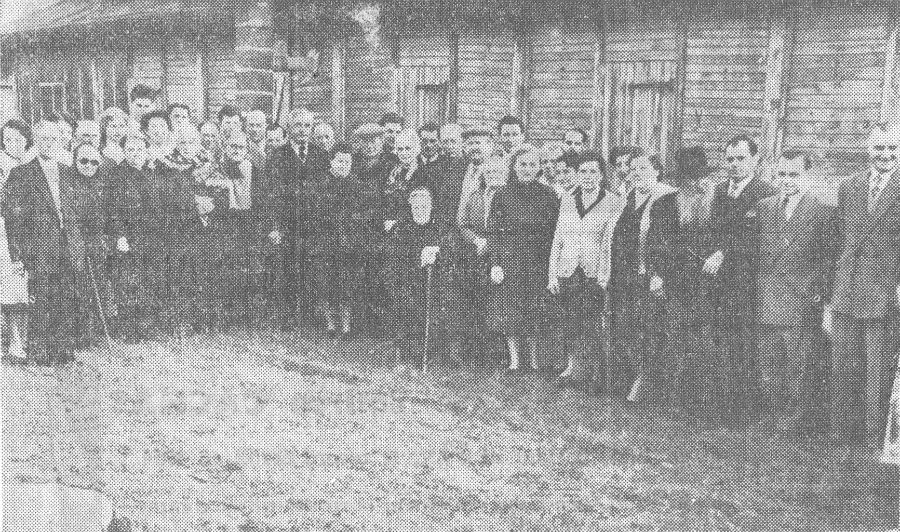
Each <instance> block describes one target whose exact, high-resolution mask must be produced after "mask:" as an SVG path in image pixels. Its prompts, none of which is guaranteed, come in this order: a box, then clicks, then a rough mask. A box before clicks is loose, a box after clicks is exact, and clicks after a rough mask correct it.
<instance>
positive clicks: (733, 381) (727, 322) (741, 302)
mask: <svg viewBox="0 0 900 532" xmlns="http://www.w3.org/2000/svg"><path fill="white" fill-rule="evenodd" d="M758 154H759V150H758V148H757V145H756V143H755V142H754V141H753V139H751V138H749V137H747V136H745V135H740V136H737V137H735V138H733V139H731V140H730V141H729V142H728V143H727V144H726V145H725V162H726V166H725V170H726V173H727V175H728V180H727V181H725V182H722V183H719V184H718V185H717V186H716V188H715V190H714V196H713V202H712V207H711V210H712V213H711V216H710V230H709V233H708V235H707V246H706V248H707V251H708V254H706V256H707V259H706V261H705V263H704V265H703V272H704V273H705V274H706V275H709V276H713V277H714V278H715V286H714V288H713V289H712V291H711V297H712V304H713V308H714V309H715V313H714V315H715V316H716V323H715V332H716V336H717V339H718V340H719V343H720V346H721V348H722V353H723V356H724V360H723V367H724V375H725V390H726V391H727V393H728V394H729V395H730V397H728V398H726V405H725V409H726V412H725V416H724V417H725V419H726V421H727V422H728V424H729V425H732V426H738V425H741V424H743V423H745V422H746V421H747V419H748V415H749V411H748V409H747V408H746V407H747V399H748V392H749V384H750V370H751V362H752V361H753V360H754V351H755V348H756V342H755V340H754V333H753V328H754V327H753V326H754V319H755V317H756V304H755V303H756V287H755V285H754V283H753V280H754V279H755V278H756V266H757V247H758V242H757V238H756V231H755V227H756V223H757V219H758V217H759V207H758V203H759V201H760V200H762V199H763V198H767V197H769V196H771V195H773V194H774V193H775V189H774V188H773V187H772V185H770V184H768V183H766V182H764V181H763V180H762V179H760V178H759V177H757V166H758Z"/></svg>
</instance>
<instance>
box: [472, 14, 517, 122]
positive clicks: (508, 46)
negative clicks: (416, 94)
mask: <svg viewBox="0 0 900 532" xmlns="http://www.w3.org/2000/svg"><path fill="white" fill-rule="evenodd" d="M515 42H516V41H515V33H514V32H513V30H512V28H511V27H509V26H497V27H475V26H472V27H467V28H466V29H465V30H464V31H462V32H461V33H460V38H459V123H460V124H462V125H463V126H464V127H465V126H472V125H477V124H486V125H488V126H493V124H495V123H496V122H497V120H499V119H500V118H502V117H503V116H504V115H507V114H509V113H510V111H511V108H510V106H511V102H512V97H513V80H512V74H513V72H512V69H513V55H514V53H515V46H516V44H515Z"/></svg>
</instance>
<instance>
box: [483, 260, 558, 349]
mask: <svg viewBox="0 0 900 532" xmlns="http://www.w3.org/2000/svg"><path fill="white" fill-rule="evenodd" d="M547 247H548V248H549V246H547ZM510 259H511V260H505V261H501V262H500V265H501V267H502V268H503V282H502V283H500V285H499V286H497V285H494V287H493V290H492V291H493V294H492V296H491V299H492V300H491V301H490V302H489V303H488V305H489V327H490V328H491V329H492V330H495V331H497V332H500V333H502V334H505V335H507V336H526V337H532V336H539V335H540V334H541V332H542V331H545V330H546V329H547V326H548V324H549V311H548V309H549V306H550V298H549V292H548V291H547V272H548V264H549V261H550V257H549V255H548V253H547V252H546V251H544V250H541V252H534V251H533V250H532V249H529V248H528V247H527V246H525V247H524V249H522V251H521V254H519V255H518V256H516V257H511V258H510ZM488 278H490V270H488Z"/></svg>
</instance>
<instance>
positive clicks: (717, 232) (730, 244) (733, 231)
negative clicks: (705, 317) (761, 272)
mask: <svg viewBox="0 0 900 532" xmlns="http://www.w3.org/2000/svg"><path fill="white" fill-rule="evenodd" d="M751 179H752V181H750V183H748V184H747V186H746V187H745V188H744V190H743V191H742V192H741V195H740V196H738V197H737V198H732V197H730V196H729V195H728V187H729V182H728V181H725V182H722V183H719V184H718V185H716V188H715V191H714V197H713V203H712V213H711V217H710V234H709V237H708V240H707V245H708V247H707V249H706V250H705V253H704V254H703V256H704V257H708V256H709V255H711V254H712V253H715V252H716V251H719V250H721V251H722V252H724V255H725V260H724V262H723V263H722V267H721V268H720V269H719V273H718V275H717V285H718V289H715V290H714V295H715V296H718V298H719V303H724V304H727V305H726V306H729V308H731V307H732V306H733V305H737V306H739V307H741V308H743V309H744V310H746V311H752V310H753V303H754V301H753V300H754V299H755V295H756V290H755V286H754V283H753V281H754V279H756V264H757V256H758V250H757V248H758V241H757V230H756V227H757V223H758V218H759V202H760V201H761V200H763V199H764V198H767V197H769V196H772V195H773V194H775V188H774V187H772V185H770V184H769V183H766V182H764V181H762V180H761V179H759V178H758V177H753V178H751ZM717 306H718V304H717Z"/></svg>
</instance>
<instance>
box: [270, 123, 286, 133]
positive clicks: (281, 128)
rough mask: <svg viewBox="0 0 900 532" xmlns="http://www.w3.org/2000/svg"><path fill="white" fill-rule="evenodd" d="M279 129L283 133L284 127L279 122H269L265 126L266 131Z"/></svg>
mask: <svg viewBox="0 0 900 532" xmlns="http://www.w3.org/2000/svg"><path fill="white" fill-rule="evenodd" d="M278 130H281V132H282V133H284V127H283V126H282V125H281V124H269V125H268V126H266V131H278Z"/></svg>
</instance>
